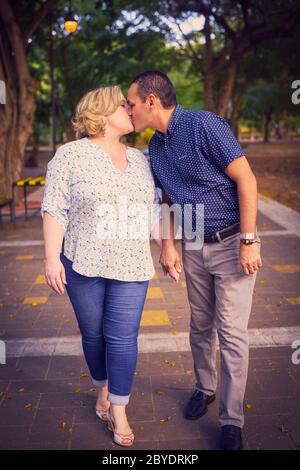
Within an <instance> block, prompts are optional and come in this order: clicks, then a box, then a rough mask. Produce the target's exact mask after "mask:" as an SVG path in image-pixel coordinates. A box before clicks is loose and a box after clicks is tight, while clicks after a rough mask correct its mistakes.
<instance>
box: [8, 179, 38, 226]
mask: <svg viewBox="0 0 300 470" xmlns="http://www.w3.org/2000/svg"><path fill="white" fill-rule="evenodd" d="M12 186H13V200H15V190H16V188H23V200H24V210H25V219H26V220H27V218H28V211H29V210H30V209H29V207H28V200H27V192H28V188H32V187H34V186H45V176H36V177H32V176H29V177H27V178H22V179H19V180H17V181H14V183H13V185H12Z"/></svg>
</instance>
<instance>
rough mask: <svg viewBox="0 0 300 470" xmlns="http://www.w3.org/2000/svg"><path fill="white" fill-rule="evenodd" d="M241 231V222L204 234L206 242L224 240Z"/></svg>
mask: <svg viewBox="0 0 300 470" xmlns="http://www.w3.org/2000/svg"><path fill="white" fill-rule="evenodd" d="M239 231H240V224H239V223H237V224H233V225H230V227H226V228H224V229H223V230H218V231H216V232H214V233H211V234H210V235H204V243H216V242H220V241H221V240H224V238H227V237H230V236H231V235H235V234H236V233H238V232H239Z"/></svg>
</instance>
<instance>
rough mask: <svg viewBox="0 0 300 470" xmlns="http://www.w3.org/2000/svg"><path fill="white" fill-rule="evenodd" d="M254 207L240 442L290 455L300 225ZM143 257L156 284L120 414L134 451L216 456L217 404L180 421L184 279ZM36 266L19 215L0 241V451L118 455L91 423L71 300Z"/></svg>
mask: <svg viewBox="0 0 300 470" xmlns="http://www.w3.org/2000/svg"><path fill="white" fill-rule="evenodd" d="M40 197H41V193H35V194H34V195H32V199H33V200H35V199H34V198H36V199H39V198H40ZM260 208H261V211H260V214H259V220H258V227H259V231H260V232H261V236H262V241H263V245H262V255H263V261H264V267H263V269H262V270H261V271H260V273H259V276H258V281H257V284H256V289H255V297H254V304H253V310H252V316H251V320H250V325H249V326H250V343H251V349H250V367H249V380H248V386H247V391H246V397H245V415H246V424H245V428H244V441H245V447H246V448H248V449H298V448H299V447H300V364H299V365H296V364H293V362H292V354H293V352H295V350H294V349H292V347H291V344H292V342H293V341H295V340H299V342H300V312H299V305H300V291H299V280H300V249H299V248H300V238H299V236H298V234H299V232H300V231H299V219H298V218H299V216H298V217H297V215H296V214H294V213H291V212H290V211H289V210H285V208H283V207H282V206H280V205H277V204H275V205H274V204H272V203H270V201H268V200H267V199H266V198H261V200H260ZM270 217H272V218H270ZM272 219H273V220H272ZM152 252H153V256H154V260H155V267H156V275H155V277H154V279H153V280H152V281H151V284H150V288H149V291H148V297H147V301H146V305H145V309H144V312H143V318H142V326H141V331H140V332H141V335H140V354H139V361H138V367H137V371H136V377H135V383H134V389H133V393H132V399H131V402H130V405H129V408H128V414H129V420H130V423H131V425H132V427H133V428H134V431H135V434H136V442H135V444H134V449H169V450H176V449H185V450H189V449H217V448H218V446H219V429H218V424H217V415H218V404H217V401H216V402H215V403H213V404H212V405H210V408H209V412H208V413H207V414H206V415H205V416H204V417H202V418H201V419H200V420H198V421H195V422H190V421H186V420H185V419H184V418H183V409H184V405H185V403H186V401H187V400H188V398H189V396H190V394H191V391H192V389H193V384H194V378H193V365H192V359H191V353H190V350H189V344H188V325H189V306H188V303H187V297H186V285H185V280H184V277H182V279H181V282H180V283H179V284H178V285H177V284H175V283H174V282H172V281H171V280H170V279H169V278H166V277H164V276H163V273H162V270H161V268H160V266H159V264H158V256H159V251H158V247H157V246H156V245H153V246H152ZM42 260H43V244H42V224H41V219H40V218H39V217H35V218H32V219H30V220H29V221H27V222H25V221H23V220H22V219H21V218H18V220H17V230H13V229H12V228H11V227H10V225H9V223H6V224H5V227H4V229H3V230H2V231H1V232H0V278H1V290H0V339H1V340H2V341H4V342H5V344H6V350H7V355H8V358H7V361H6V362H7V363H6V364H5V365H4V364H2V365H0V448H2V449H115V448H118V447H117V446H115V445H114V444H113V443H112V440H111V433H110V432H109V431H108V430H107V429H106V428H105V426H104V425H103V424H102V423H101V422H100V421H99V419H98V418H97V417H96V416H95V414H94V402H95V390H94V388H93V387H92V385H91V382H90V379H89V374H88V371H87V368H86V365H85V362H84V359H83V357H82V353H81V347H80V337H79V332H78V328H77V324H76V321H75V318H74V314H73V312H72V308H71V305H70V302H69V300H68V298H67V296H66V295H65V296H62V297H59V296H57V295H56V294H55V293H53V292H52V291H50V289H49V288H48V286H47V285H46V284H45V279H44V275H43V261H42ZM0 357H1V355H0ZM298 357H299V358H300V354H299V355H298ZM217 394H218V397H219V391H218V392H217Z"/></svg>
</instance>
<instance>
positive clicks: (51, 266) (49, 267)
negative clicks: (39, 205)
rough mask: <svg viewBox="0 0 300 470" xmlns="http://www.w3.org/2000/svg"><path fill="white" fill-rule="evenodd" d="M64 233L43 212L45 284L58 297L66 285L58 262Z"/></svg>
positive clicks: (52, 218)
mask: <svg viewBox="0 0 300 470" xmlns="http://www.w3.org/2000/svg"><path fill="white" fill-rule="evenodd" d="M64 232H65V231H64V228H63V227H62V226H61V225H60V224H59V223H58V222H57V220H56V219H55V218H54V217H53V216H52V215H50V214H49V213H48V212H45V213H44V216H43V233H44V242H45V276H46V280H47V284H48V285H49V286H50V287H51V288H52V289H53V290H54V291H55V292H57V294H59V295H62V294H64V292H65V291H64V284H67V282H66V275H65V268H64V266H63V264H62V262H61V261H60V252H61V247H62V242H63V238H64Z"/></svg>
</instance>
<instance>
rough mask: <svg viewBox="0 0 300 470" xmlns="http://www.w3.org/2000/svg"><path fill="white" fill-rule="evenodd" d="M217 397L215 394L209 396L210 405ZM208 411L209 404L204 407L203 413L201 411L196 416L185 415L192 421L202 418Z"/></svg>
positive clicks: (208, 402)
mask: <svg viewBox="0 0 300 470" xmlns="http://www.w3.org/2000/svg"><path fill="white" fill-rule="evenodd" d="M215 399H216V397H215V395H214V396H213V397H210V398H208V399H207V402H206V404H207V405H210V404H211V403H212V402H213V401H215ZM207 411H208V406H206V408H204V410H203V411H202V413H200V414H199V415H195V416H189V415H184V417H185V419H189V420H190V421H194V420H196V419H199V418H201V416H204V415H205V413H207Z"/></svg>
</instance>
